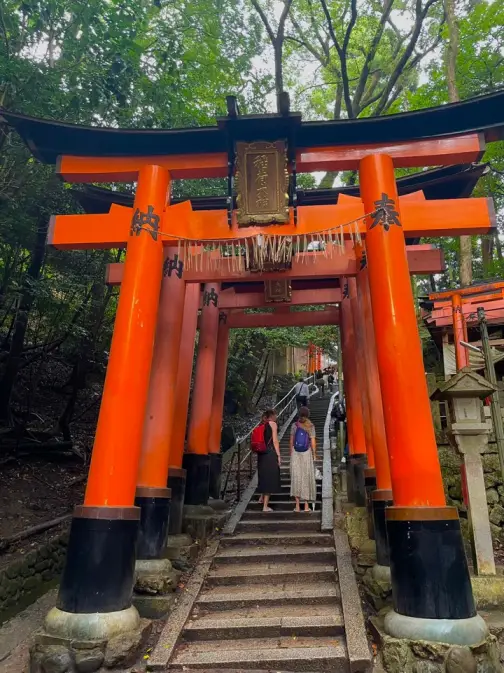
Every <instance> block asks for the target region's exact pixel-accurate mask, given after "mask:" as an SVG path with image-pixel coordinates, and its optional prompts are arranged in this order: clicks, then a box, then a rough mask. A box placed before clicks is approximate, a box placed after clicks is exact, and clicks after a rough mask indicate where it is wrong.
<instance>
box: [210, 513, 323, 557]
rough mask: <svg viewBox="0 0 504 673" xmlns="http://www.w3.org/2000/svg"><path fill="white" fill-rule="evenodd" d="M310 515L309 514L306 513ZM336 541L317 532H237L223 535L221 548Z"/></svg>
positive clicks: (319, 543)
mask: <svg viewBox="0 0 504 673" xmlns="http://www.w3.org/2000/svg"><path fill="white" fill-rule="evenodd" d="M306 516H308V514H307V515H306ZM333 543H334V541H333V538H332V535H329V534H328V533H319V532H317V533H315V532H313V533H312V532H299V533H296V532H288V533H283V534H282V533H274V532H273V533H237V534H236V535H233V536H232V537H223V538H222V539H221V541H220V548H221V549H226V548H228V547H237V546H242V545H249V546H250V547H256V548H257V547H266V546H268V545H275V546H277V545H285V546H288V545H307V546H308V545H320V546H323V547H330V546H332V545H333Z"/></svg>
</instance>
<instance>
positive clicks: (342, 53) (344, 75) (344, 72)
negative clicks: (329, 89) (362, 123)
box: [320, 0, 357, 119]
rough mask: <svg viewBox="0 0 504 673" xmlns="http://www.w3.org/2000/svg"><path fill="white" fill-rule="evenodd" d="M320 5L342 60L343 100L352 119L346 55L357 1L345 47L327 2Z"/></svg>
mask: <svg viewBox="0 0 504 673" xmlns="http://www.w3.org/2000/svg"><path fill="white" fill-rule="evenodd" d="M320 4H321V5H322V9H323V11H324V15H325V17H326V21H327V26H328V29H329V34H330V36H331V39H332V41H333V43H334V47H335V49H336V51H337V52H338V56H339V59H340V64H341V80H342V84H343V99H344V101H345V107H346V110H347V115H348V118H349V119H351V118H353V117H354V116H355V115H354V113H353V107H352V99H351V97H350V84H349V81H348V68H347V54H346V49H347V48H348V42H349V40H350V35H351V33H352V29H353V27H354V25H355V22H356V20H357V0H351V17H350V22H349V24H348V26H347V30H346V32H345V37H344V39H343V46H341V45H340V43H339V41H338V38H337V36H336V32H335V30H334V26H333V22H332V19H331V14H330V12H329V8H328V7H327V2H326V0H320Z"/></svg>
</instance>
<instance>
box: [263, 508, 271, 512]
mask: <svg viewBox="0 0 504 673" xmlns="http://www.w3.org/2000/svg"><path fill="white" fill-rule="evenodd" d="M262 511H263V512H272V511H273V510H272V509H271V507H263V509H262Z"/></svg>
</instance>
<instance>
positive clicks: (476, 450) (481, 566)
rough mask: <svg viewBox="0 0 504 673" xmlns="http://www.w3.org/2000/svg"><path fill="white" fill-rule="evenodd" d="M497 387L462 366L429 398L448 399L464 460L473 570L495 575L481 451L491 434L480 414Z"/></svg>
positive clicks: (455, 438) (454, 441) (452, 436)
mask: <svg viewBox="0 0 504 673" xmlns="http://www.w3.org/2000/svg"><path fill="white" fill-rule="evenodd" d="M496 389H497V388H496V387H495V386H494V385H493V384H492V383H490V382H489V381H487V380H486V379H484V378H483V377H482V376H480V375H479V374H476V372H473V371H472V369H471V368H470V367H464V368H463V369H461V370H460V371H459V372H458V373H457V374H456V375H455V376H452V377H451V379H450V380H449V381H446V383H443V384H442V385H441V386H440V387H439V388H437V389H436V390H435V391H434V392H433V393H432V395H431V399H432V400H447V401H448V402H449V409H450V411H449V419H450V428H449V432H448V435H449V437H450V440H451V442H452V444H453V446H454V447H455V448H456V450H457V451H458V453H459V455H461V456H462V458H463V460H464V468H465V479H466V488H467V500H468V502H467V509H468V515H469V525H470V527H471V532H472V542H473V556H474V570H475V572H476V573H477V574H478V575H495V559H494V554H493V546H492V535H491V532H490V520H489V518H488V505H487V499H486V490H485V481H484V479H483V464H482V461H481V454H483V453H484V452H485V449H486V447H487V445H488V435H489V434H490V427H489V425H488V424H487V423H486V422H485V419H484V416H483V404H482V400H483V399H484V398H485V397H488V396H489V395H491V394H492V393H493V392H494V391H495V390H496Z"/></svg>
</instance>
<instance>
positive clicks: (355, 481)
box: [347, 453, 367, 507]
mask: <svg viewBox="0 0 504 673" xmlns="http://www.w3.org/2000/svg"><path fill="white" fill-rule="evenodd" d="M347 460H348V481H351V484H352V488H351V490H352V496H353V498H352V500H350V498H349V502H353V503H355V505H356V506H357V507H365V506H366V488H365V483H364V470H365V468H366V464H367V454H365V453H353V454H351V455H349V456H348V459H347ZM347 492H348V486H347Z"/></svg>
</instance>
